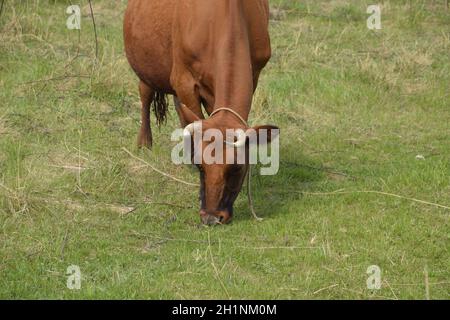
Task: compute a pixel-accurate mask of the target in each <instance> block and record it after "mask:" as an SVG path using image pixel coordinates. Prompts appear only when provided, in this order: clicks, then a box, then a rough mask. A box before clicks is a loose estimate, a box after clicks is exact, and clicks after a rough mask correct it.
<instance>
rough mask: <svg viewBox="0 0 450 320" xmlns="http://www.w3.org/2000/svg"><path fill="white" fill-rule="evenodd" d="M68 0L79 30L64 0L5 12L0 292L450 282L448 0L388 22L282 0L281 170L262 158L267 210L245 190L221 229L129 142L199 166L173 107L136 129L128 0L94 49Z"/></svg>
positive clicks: (278, 30)
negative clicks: (143, 137)
mask: <svg viewBox="0 0 450 320" xmlns="http://www.w3.org/2000/svg"><path fill="white" fill-rule="evenodd" d="M0 2H1V1H0ZM71 2H72V3H73V4H80V7H81V8H82V13H83V16H82V21H81V32H78V31H76V30H68V29H67V28H66V20H67V17H68V15H66V13H65V10H66V8H67V6H68V4H69V1H62V0H60V1H50V0H33V1H31V0H30V1H18V0H7V1H6V2H5V3H4V8H3V12H2V14H1V17H0V298H3V299H13V298H26V299H28V298H51V299H80V298H82V299H85V298H87V299H93V298H100V299H103V298H113V299H116V298H117V299H122V298H126V299H128V298H144V299H148V298H151V299H161V298H162V299H173V298H175V299H179V298H181V299H188V298H191V299H216V298H224V299H227V298H234V299H248V298H256V299H266V298H270V299H282V298H283V299H425V298H431V299H449V298H450V267H449V266H450V253H449V250H450V223H449V216H450V210H449V208H448V207H449V206H450V96H449V91H450V11H449V10H446V8H445V1H444V0H436V1H421V0H411V1H409V0H408V1H407V0H404V1H401V0H398V1H387V0H385V1H381V2H382V3H383V4H382V29H381V30H377V31H375V30H368V28H367V26H366V19H367V18H368V16H369V14H367V13H366V9H367V6H368V5H370V4H372V1H365V0H364V1H340V0H333V1H325V0H323V1H318V0H314V1H313V0H305V1H295V0H277V1H272V2H271V5H272V7H273V8H274V17H273V20H272V21H271V37H272V46H273V58H272V60H271V62H270V63H269V65H268V66H267V68H266V69H265V71H264V72H263V76H262V78H261V82H260V87H259V89H258V91H257V93H256V96H255V100H254V104H253V109H252V113H251V117H250V123H251V124H263V123H275V124H277V125H279V126H280V128H281V140H280V146H281V162H280V171H279V173H278V174H277V175H276V176H264V177H263V176H257V175H256V170H254V171H253V172H254V176H253V188H252V189H253V197H254V202H255V207H256V210H257V212H258V214H259V215H261V216H262V217H264V221H262V222H256V221H255V220H253V218H252V217H251V214H250V211H249V207H248V205H247V199H246V195H245V192H242V193H241V195H240V197H239V199H238V201H237V203H236V208H235V209H236V214H235V218H234V220H233V223H232V224H230V225H227V226H219V227H212V228H211V227H204V226H202V225H200V219H199V216H198V200H197V197H198V191H197V190H196V189H195V188H192V187H187V186H184V185H182V184H179V183H177V182H174V181H172V180H170V179H167V178H166V177H163V176H161V175H160V174H158V173H156V172H154V171H153V170H151V169H150V168H149V167H148V166H146V165H144V164H143V163H141V162H139V161H137V160H136V159H134V158H132V157H130V156H129V155H128V154H127V153H126V152H125V151H124V150H123V147H125V148H127V149H129V150H130V151H131V152H133V153H134V154H135V155H137V156H139V157H140V158H142V159H144V160H145V161H146V162H148V163H149V164H151V165H153V166H155V167H157V168H158V169H160V170H163V171H165V172H167V173H169V174H171V175H173V176H175V177H178V178H180V179H184V180H186V181H190V182H197V181H198V175H197V172H196V171H195V170H194V169H192V168H190V167H187V166H175V165H173V164H172V163H171V161H170V152H171V148H172V146H173V145H174V143H172V142H170V134H171V132H172V130H173V129H175V128H176V126H177V124H178V119H177V116H176V113H175V112H174V110H173V109H172V110H171V113H170V117H169V121H168V124H167V126H164V127H161V129H160V130H158V129H156V127H155V125H154V141H155V143H154V144H155V145H154V148H153V150H152V151H148V150H147V151H144V150H137V148H136V146H135V145H136V137H137V132H138V128H139V108H140V104H139V98H138V94H137V93H138V91H137V80H136V76H135V75H134V74H133V72H132V71H131V70H130V68H129V66H128V63H127V61H126V58H125V56H124V53H123V43H122V25H121V24H122V17H123V12H124V8H125V6H126V1H106V0H101V1H100V0H94V1H93V3H94V13H95V18H96V24H97V31H98V59H97V60H96V59H95V40H94V31H93V25H92V20H91V16H90V11H89V5H88V2H87V1H85V0H80V1H71ZM153 120H154V119H152V121H153ZM336 191H338V192H336ZM372 191H376V192H377V193H375V192H372ZM382 193H386V194H382ZM394 195H398V196H401V197H404V198H399V197H396V196H394ZM413 199H417V200H422V201H426V202H429V203H422V202H418V201H415V200H413ZM438 205H441V207H439V206H438ZM445 207H447V208H445ZM70 265H77V266H79V267H80V270H81V273H82V282H81V289H80V290H69V289H68V288H67V287H66V281H67V275H66V269H67V267H68V266H70ZM371 265H377V266H379V267H380V269H381V282H382V286H381V289H380V290H369V289H367V285H366V280H367V278H368V277H369V275H368V274H367V273H366V270H367V268H368V267H369V266H371Z"/></svg>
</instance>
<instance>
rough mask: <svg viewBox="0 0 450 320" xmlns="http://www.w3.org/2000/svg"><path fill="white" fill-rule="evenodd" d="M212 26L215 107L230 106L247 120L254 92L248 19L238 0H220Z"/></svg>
mask: <svg viewBox="0 0 450 320" xmlns="http://www.w3.org/2000/svg"><path fill="white" fill-rule="evenodd" d="M221 3H222V5H223V6H225V7H224V8H221V10H220V13H219V14H220V15H222V19H219V18H218V19H217V20H216V23H215V26H214V33H215V36H214V42H215V43H214V46H215V49H214V51H215V62H214V69H215V70H214V78H215V79H214V96H215V97H214V98H215V106H214V108H215V109H217V108H224V107H225V108H231V109H233V110H235V111H236V112H238V113H239V114H240V115H241V117H243V118H244V119H245V120H247V119H248V115H249V113H250V107H251V103H252V97H253V92H254V87H253V86H254V84H253V71H252V60H251V53H250V43H249V31H248V23H249V22H248V21H246V17H245V12H243V8H242V6H241V2H240V1H224V2H221Z"/></svg>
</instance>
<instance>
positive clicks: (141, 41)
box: [123, 0, 177, 93]
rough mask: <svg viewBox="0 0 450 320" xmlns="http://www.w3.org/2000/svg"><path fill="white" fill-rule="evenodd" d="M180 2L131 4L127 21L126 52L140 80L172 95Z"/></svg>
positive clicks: (144, 0)
mask: <svg viewBox="0 0 450 320" xmlns="http://www.w3.org/2000/svg"><path fill="white" fill-rule="evenodd" d="M176 2H177V0H164V1H161V0H160V1H156V0H152V1H149V0H129V1H128V7H127V10H126V13H125V19H124V26H123V31H124V40H125V51H126V55H127V58H128V61H129V62H130V65H131V67H132V68H133V70H134V71H135V72H136V74H137V75H138V77H139V78H140V79H141V80H142V81H144V82H145V83H147V84H148V85H150V86H151V87H152V88H155V89H157V90H158V91H161V92H166V93H172V92H173V90H172V88H171V86H170V73H171V69H172V22H173V13H174V10H175V6H176Z"/></svg>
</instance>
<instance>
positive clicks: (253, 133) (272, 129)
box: [247, 125, 280, 145]
mask: <svg viewBox="0 0 450 320" xmlns="http://www.w3.org/2000/svg"><path fill="white" fill-rule="evenodd" d="M279 134H280V128H278V127H277V126H273V125H263V126H256V127H253V128H250V129H248V130H247V136H248V139H249V143H250V144H258V145H259V144H267V143H270V142H272V140H274V139H276V138H277V137H278V136H279Z"/></svg>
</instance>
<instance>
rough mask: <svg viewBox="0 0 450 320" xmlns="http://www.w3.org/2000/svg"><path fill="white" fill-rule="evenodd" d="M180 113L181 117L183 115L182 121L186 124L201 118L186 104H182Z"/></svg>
mask: <svg viewBox="0 0 450 320" xmlns="http://www.w3.org/2000/svg"><path fill="white" fill-rule="evenodd" d="M178 114H179V116H180V117H182V119H181V122H183V123H185V124H186V125H188V124H191V123H193V122H195V121H198V120H200V118H199V117H198V116H197V115H196V114H195V113H193V112H192V111H191V110H190V109H189V108H188V107H186V105H184V104H181V105H180V107H179V113H178Z"/></svg>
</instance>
